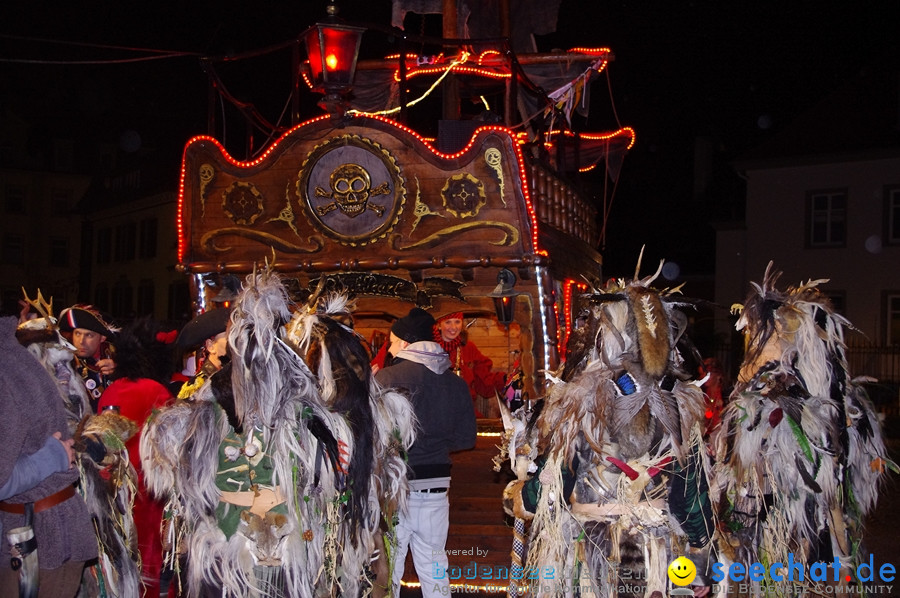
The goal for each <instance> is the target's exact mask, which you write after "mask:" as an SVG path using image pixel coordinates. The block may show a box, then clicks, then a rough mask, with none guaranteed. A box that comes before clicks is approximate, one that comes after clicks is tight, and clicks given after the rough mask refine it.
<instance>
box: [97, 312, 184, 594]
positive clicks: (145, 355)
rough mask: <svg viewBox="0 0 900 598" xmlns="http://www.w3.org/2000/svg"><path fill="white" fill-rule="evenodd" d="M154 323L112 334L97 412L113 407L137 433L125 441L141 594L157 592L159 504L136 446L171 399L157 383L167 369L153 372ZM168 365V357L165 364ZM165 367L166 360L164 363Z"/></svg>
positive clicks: (159, 348)
mask: <svg viewBox="0 0 900 598" xmlns="http://www.w3.org/2000/svg"><path fill="white" fill-rule="evenodd" d="M153 327H154V324H153V323H152V322H151V321H150V320H148V319H142V320H139V321H138V322H137V323H136V324H135V325H134V326H133V327H130V328H129V329H127V330H123V331H122V332H120V333H119V335H118V336H117V337H116V350H117V352H116V372H115V374H114V376H115V378H116V379H115V380H114V381H113V383H112V384H110V385H109V387H108V388H107V389H106V391H104V393H103V396H102V397H100V405H99V411H100V412H102V411H104V410H106V409H114V410H116V411H118V412H119V414H121V415H123V416H124V417H127V418H128V419H130V420H132V421H133V422H134V423H135V424H137V426H138V433H137V434H135V435H134V436H133V437H132V438H131V439H130V440H129V441H128V442H127V443H126V444H125V447H126V448H127V449H128V459H129V461H131V464H132V465H133V466H134V468H135V470H136V471H137V478H138V488H137V492H136V493H135V498H134V508H133V515H134V524H135V527H136V528H137V535H138V549H139V550H140V553H141V577H142V578H143V582H144V588H143V589H144V593H143V595H144V596H154V597H155V596H159V594H160V588H159V587H160V574H161V571H162V561H163V559H162V554H163V551H162V540H161V538H160V524H161V522H162V516H163V503H162V502H160V501H158V500H155V499H153V498H151V497H150V495H149V493H148V492H147V489H146V488H145V487H144V475H143V472H142V469H141V457H140V452H139V450H138V447H139V446H140V439H141V432H142V431H143V427H144V422H146V421H147V418H148V417H149V416H150V414H151V413H152V412H153V410H154V409H157V408H159V407H162V406H163V405H165V404H166V403H167V402H168V401H169V400H170V399H171V398H172V394H171V393H170V392H169V389H168V388H167V387H166V386H165V385H164V384H162V382H160V380H159V379H154V378H161V379H162V380H166V379H167V375H166V374H165V372H162V371H156V368H155V367H154V365H160V362H159V361H154V359H153V355H154V349H156V350H158V351H159V352H162V351H164V350H165V349H164V348H163V347H159V346H155V345H156V344H157V343H158V341H157V336H156V333H155V332H154V331H153ZM169 363H170V364H171V361H170V362H169ZM163 367H164V364H163Z"/></svg>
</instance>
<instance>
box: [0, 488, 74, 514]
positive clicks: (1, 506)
mask: <svg viewBox="0 0 900 598" xmlns="http://www.w3.org/2000/svg"><path fill="white" fill-rule="evenodd" d="M73 496H75V486H66V487H65V488H63V489H62V490H60V491H59V492H57V493H56V494H51V495H50V496H47V497H45V498H42V499H41V500H38V501H35V503H34V512H35V513H40V512H41V511H46V510H47V509H49V508H50V507H55V506H56V505H58V504H59V503H61V502H63V501H66V500H69V499H70V498H72V497H73ZM0 511H3V512H5V513H15V514H16V515H24V514H25V503H11V502H5V501H0Z"/></svg>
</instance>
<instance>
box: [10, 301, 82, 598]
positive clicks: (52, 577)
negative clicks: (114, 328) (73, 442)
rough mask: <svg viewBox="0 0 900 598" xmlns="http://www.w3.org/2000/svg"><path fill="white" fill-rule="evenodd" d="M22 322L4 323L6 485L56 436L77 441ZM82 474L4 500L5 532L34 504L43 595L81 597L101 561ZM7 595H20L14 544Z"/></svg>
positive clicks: (66, 474)
mask: <svg viewBox="0 0 900 598" xmlns="http://www.w3.org/2000/svg"><path fill="white" fill-rule="evenodd" d="M16 324H17V321H16V318H11V317H10V318H0V353H2V354H3V356H4V359H5V363H6V365H7V367H4V368H2V369H0V396H2V402H0V438H2V439H3V442H2V443H0V447H2V448H0V485H3V484H4V483H6V482H7V481H8V480H9V479H10V478H11V477H12V475H13V468H14V466H15V465H16V461H17V460H18V459H19V458H20V457H22V456H26V455H30V454H33V453H35V452H37V451H38V450H39V449H40V448H41V447H42V446H43V444H44V441H45V440H46V439H47V437H48V436H52V435H54V434H55V433H56V432H60V433H61V434H60V437H61V439H62V440H64V441H65V440H67V439H68V437H69V431H68V426H67V422H66V413H65V409H64V408H63V398H62V396H61V394H60V390H59V388H58V386H57V384H56V381H54V380H53V379H52V378H51V377H50V374H48V373H47V371H46V370H45V369H44V367H43V366H42V365H41V364H40V363H39V362H38V360H37V359H35V358H34V356H33V355H32V354H31V353H29V352H28V350H27V349H25V347H23V346H22V345H20V344H19V341H17V340H16V337H15V331H16ZM77 480H78V471H77V470H76V469H74V468H73V469H68V470H65V471H57V472H56V473H52V474H50V475H49V476H48V477H46V478H45V479H44V480H42V481H41V482H39V483H38V484H37V485H35V486H34V487H33V488H30V489H29V490H25V491H22V492H20V493H18V494H16V495H14V496H10V497H8V498H7V499H6V500H4V501H2V502H0V522H2V527H3V530H4V533H9V530H11V529H13V528H17V527H20V526H22V525H23V522H24V521H25V510H26V509H25V504H26V503H32V508H33V512H34V523H33V527H34V536H35V538H36V539H37V545H38V548H37V551H38V561H39V564H40V565H39V566H40V576H39V580H40V596H42V597H43V596H54V597H60V598H70V597H74V596H75V594H76V593H77V592H78V587H79V584H80V582H81V572H82V569H83V568H84V564H85V562H86V561H89V560H91V559H94V558H96V557H97V536H96V535H95V534H94V526H93V524H92V523H91V517H90V515H89V514H88V510H87V507H86V506H85V504H84V501H83V500H82V499H81V496H80V495H78V493H77V492H76V491H75V487H74V484H75V482H76V481H77ZM0 564H3V566H2V567H0V596H4V597H5V596H18V595H19V575H18V573H17V572H16V571H13V570H12V569H11V568H10V546H9V542H7V541H6V539H5V538H3V539H2V541H0Z"/></svg>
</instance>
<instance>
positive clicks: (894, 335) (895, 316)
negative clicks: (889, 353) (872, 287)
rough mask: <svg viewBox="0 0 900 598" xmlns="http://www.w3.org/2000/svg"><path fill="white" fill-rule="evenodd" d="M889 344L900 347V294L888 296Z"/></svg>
mask: <svg viewBox="0 0 900 598" xmlns="http://www.w3.org/2000/svg"><path fill="white" fill-rule="evenodd" d="M886 340H887V344H889V345H900V293H893V294H888V295H887V339H886Z"/></svg>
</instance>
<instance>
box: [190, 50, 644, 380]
mask: <svg viewBox="0 0 900 598" xmlns="http://www.w3.org/2000/svg"><path fill="white" fill-rule="evenodd" d="M456 41H459V42H461V40H456ZM441 43H442V44H444V45H445V46H447V47H450V46H452V45H453V44H452V43H451V42H450V41H448V40H443V41H442V42H441ZM472 43H473V42H472V40H465V44H468V45H462V42H461V45H460V48H465V50H463V49H459V50H458V51H457V52H456V53H455V54H452V55H451V56H449V57H445V56H443V55H441V56H437V57H433V56H430V57H428V58H427V59H423V58H422V57H421V56H413V55H411V54H409V53H405V52H404V53H403V56H404V59H401V58H400V56H399V55H398V56H394V57H393V58H386V59H383V60H370V61H360V62H359V65H358V67H359V68H358V73H357V76H356V82H355V84H354V90H353V96H350V97H349V99H347V100H346V101H347V104H346V105H344V106H342V107H341V109H340V110H339V111H337V112H334V111H333V112H332V113H331V114H325V115H322V116H319V117H315V118H312V119H310V120H307V121H305V122H302V123H299V124H297V125H295V126H293V127H292V128H290V129H289V130H287V132H285V133H284V134H283V135H282V136H281V137H280V138H279V139H278V140H277V141H275V142H274V143H272V144H271V146H269V147H268V148H266V150H265V151H264V152H263V153H262V154H261V155H259V156H258V157H257V158H255V159H252V160H238V159H235V158H234V157H232V156H231V155H229V153H228V151H226V149H225V148H224V147H223V145H222V144H221V143H220V142H218V141H217V140H216V139H215V138H214V137H213V136H198V137H195V138H193V139H191V140H190V141H189V142H188V143H187V145H186V147H185V150H184V156H183V164H182V172H181V184H180V191H179V204H178V222H177V226H178V233H179V246H178V262H179V263H178V268H179V269H181V270H182V271H183V272H185V273H186V274H187V275H189V276H190V279H191V286H192V292H193V297H194V300H195V308H196V309H197V310H198V311H200V310H203V309H205V308H206V307H207V305H208V301H209V300H210V298H211V296H212V295H213V294H214V293H215V292H216V291H217V284H218V281H220V280H221V277H222V276H223V275H226V274H234V275H236V276H238V277H239V278H241V279H243V277H244V276H245V275H246V274H247V273H249V272H251V271H252V270H253V268H257V267H262V266H263V265H264V264H268V265H269V266H270V267H274V268H275V269H276V270H278V271H279V272H280V273H281V274H282V275H283V277H284V278H285V280H286V281H287V283H288V285H289V288H290V289H291V292H292V294H293V295H294V296H295V298H296V299H297V300H298V301H302V300H304V299H305V298H306V297H307V296H308V295H309V294H310V293H311V292H312V291H313V290H314V289H315V288H317V286H318V285H319V283H320V281H321V279H322V278H323V277H324V279H325V280H324V283H325V284H326V286H327V288H331V289H335V290H341V289H342V290H347V291H349V292H350V293H351V294H352V295H353V296H354V297H355V298H356V301H357V312H356V327H357V330H358V331H359V332H360V333H361V335H362V336H363V337H364V338H366V339H367V340H369V341H370V344H371V349H372V351H373V352H374V351H375V350H377V346H378V344H379V343H380V342H383V341H384V340H386V335H387V332H388V330H389V328H390V324H391V322H392V321H393V319H394V318H396V317H399V316H402V315H404V314H405V313H407V312H408V310H409V309H410V308H411V307H413V306H416V305H417V306H420V307H424V308H426V309H428V310H429V311H430V312H431V313H433V314H434V315H435V316H440V315H442V314H444V313H448V312H451V311H462V312H463V313H464V314H465V317H466V319H467V321H469V322H473V321H475V320H476V319H477V320H478V321H480V322H484V323H485V327H487V328H492V329H493V330H494V331H495V332H497V333H498V334H500V335H501V336H503V337H504V338H505V340H506V345H507V347H508V348H509V349H510V351H509V352H508V354H509V353H515V354H517V355H519V356H520V358H519V359H518V364H517V366H518V367H519V368H521V371H522V373H523V380H524V386H525V388H524V390H525V392H527V393H528V396H530V397H538V396H540V395H541V393H542V388H543V380H544V375H545V373H546V372H552V371H554V370H556V369H557V367H558V366H559V364H560V358H561V353H562V351H563V350H564V349H563V347H564V341H565V337H566V334H567V332H568V331H569V330H570V329H571V326H572V317H573V314H572V298H573V295H576V294H577V292H578V289H579V288H582V289H584V288H585V286H586V285H594V286H601V285H602V257H601V255H600V252H599V249H598V248H599V247H600V243H601V233H600V228H601V219H602V217H603V215H602V214H600V211H601V208H602V206H601V205H598V204H599V203H600V202H598V201H597V200H596V198H595V197H594V196H593V195H591V194H590V193H585V192H584V188H583V186H582V185H580V184H579V183H578V178H579V176H582V177H583V176H584V175H583V174H582V175H579V172H584V171H585V170H588V169H590V168H596V169H598V170H600V171H601V174H599V175H593V176H597V177H600V178H602V177H604V176H611V175H610V173H608V172H604V169H605V168H607V166H608V165H609V164H610V163H620V162H621V159H622V157H623V156H624V154H625V153H626V152H627V150H628V149H629V148H630V147H631V145H632V143H633V142H634V135H633V131H631V129H629V128H627V127H619V128H617V129H615V130H612V131H608V132H600V133H578V132H574V131H572V130H571V129H569V128H566V129H559V128H554V123H555V124H556V125H558V124H559V123H560V122H563V121H564V120H565V119H564V118H561V117H560V116H561V112H560V111H559V109H558V107H559V105H560V103H562V102H564V101H565V100H566V97H567V96H566V94H577V93H578V91H579V89H581V88H580V87H579V85H582V86H583V85H588V84H589V83H590V78H591V77H592V76H595V75H596V74H597V73H598V72H601V71H602V70H603V69H604V68H605V66H606V65H607V63H608V61H609V60H610V59H611V58H612V54H611V52H610V51H609V50H608V49H592V50H587V49H581V50H576V51H572V52H557V53H551V54H520V55H518V56H515V55H512V54H511V53H510V52H509V51H508V49H507V51H505V52H500V51H498V50H496V49H492V46H491V44H490V43H487V42H485V43H482V44H480V45H479V47H480V48H482V50H481V51H480V52H479V53H478V54H475V53H474V51H473V50H472V48H473V46H472V45H471V44H472ZM484 48H487V49H486V50H485V49H484ZM307 68H308V67H307ZM548 70H549V71H551V73H552V74H551V76H552V77H553V81H554V83H552V85H555V86H557V87H551V88H552V89H557V90H562V91H560V92H559V93H558V94H556V95H555V96H554V97H548V96H547V95H546V94H544V93H543V92H542V95H543V97H542V98H540V97H539V98H538V100H537V101H536V102H537V103H534V104H532V105H533V106H537V108H538V110H544V115H545V118H544V119H543V121H542V123H543V124H540V125H535V122H536V121H535V120H534V119H533V120H532V121H530V122H526V121H525V120H524V119H523V117H522V116H520V112H521V108H522V106H523V105H528V104H527V102H526V101H524V100H523V98H524V97H525V96H528V94H529V90H533V89H537V88H538V87H539V86H537V85H535V84H534V81H533V80H532V79H533V78H534V77H539V76H543V74H546V72H547V71H548ZM542 73H543V74H542ZM446 75H449V76H450V77H452V78H454V79H455V81H453V83H454V85H455V87H456V90H458V89H460V88H461V89H463V90H467V91H465V93H475V94H478V95H481V96H484V95H485V94H490V93H493V94H495V95H493V96H488V97H492V98H496V99H497V104H498V105H502V106H503V107H504V115H503V116H502V118H499V119H494V121H493V122H491V121H487V120H479V119H477V118H469V119H457V120H455V121H454V120H453V119H452V118H451V119H445V120H443V121H442V122H441V124H442V125H446V127H445V130H446V131H450V132H451V133H453V135H454V136H455V140H451V141H448V140H447V138H446V136H445V137H444V138H442V137H441V136H440V135H438V136H436V137H428V136H426V135H423V134H420V133H418V132H417V131H416V130H414V128H413V126H412V125H408V124H404V123H407V122H409V121H410V118H409V115H408V113H407V110H409V109H411V108H409V106H408V100H409V98H411V97H413V96H414V95H415V91H416V89H417V88H426V87H427V86H429V85H432V84H433V82H434V81H435V80H436V79H438V78H440V77H441V76H446ZM312 84H313V85H315V83H314V82H313V83H312ZM544 85H548V83H544ZM566 86H568V88H567V87H566ZM372 90H375V92H376V93H372ZM473 90H474V91H473ZM454 94H455V95H456V96H457V99H456V100H455V101H459V100H458V97H459V93H458V91H454ZM569 99H571V98H569ZM541 101H543V102H544V105H543V106H542V105H541V104H540V102H541ZM530 109H531V108H529V110H530ZM385 112H387V114H385ZM445 116H446V112H445ZM450 116H458V115H454V114H453V111H452V110H451V112H450ZM538 120H540V119H538ZM497 121H499V122H497ZM510 274H512V276H510ZM513 283H514V284H513ZM498 302H505V303H506V304H507V305H509V304H511V305H512V307H513V308H514V309H513V310H512V315H511V321H510V322H505V321H502V319H503V318H502V316H501V315H500V311H499V309H498V307H497V303H498ZM479 346H481V345H479ZM512 361H513V358H510V359H509V361H508V362H507V363H504V361H503V360H500V361H499V362H498V360H497V359H495V368H498V367H499V368H503V367H504V366H506V367H511V365H512Z"/></svg>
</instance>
